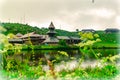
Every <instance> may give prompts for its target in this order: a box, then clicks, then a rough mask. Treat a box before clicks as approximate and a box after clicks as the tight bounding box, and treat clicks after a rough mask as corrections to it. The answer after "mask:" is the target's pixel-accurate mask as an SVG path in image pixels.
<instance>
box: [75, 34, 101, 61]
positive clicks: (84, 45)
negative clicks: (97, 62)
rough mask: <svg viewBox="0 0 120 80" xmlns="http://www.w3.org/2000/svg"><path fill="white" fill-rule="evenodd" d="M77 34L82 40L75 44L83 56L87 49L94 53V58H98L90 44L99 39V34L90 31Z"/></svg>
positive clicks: (87, 51)
mask: <svg viewBox="0 0 120 80" xmlns="http://www.w3.org/2000/svg"><path fill="white" fill-rule="evenodd" d="M79 34H80V36H81V40H82V41H81V42H80V43H79V44H78V45H77V46H79V47H80V51H81V53H82V54H83V55H84V56H85V55H86V54H88V53H89V51H91V52H92V53H93V54H94V56H95V58H96V59H98V57H97V55H96V53H95V52H94V50H93V49H92V46H93V44H94V43H97V42H100V41H101V40H100V39H99V35H98V34H94V33H92V32H80V33H79Z"/></svg>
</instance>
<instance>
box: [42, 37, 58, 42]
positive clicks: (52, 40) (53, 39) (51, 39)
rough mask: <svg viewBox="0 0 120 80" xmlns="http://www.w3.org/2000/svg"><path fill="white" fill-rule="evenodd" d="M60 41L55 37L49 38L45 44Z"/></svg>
mask: <svg viewBox="0 0 120 80" xmlns="http://www.w3.org/2000/svg"><path fill="white" fill-rule="evenodd" d="M58 42H59V40H58V39H57V38H55V37H48V38H47V39H46V40H45V41H44V42H43V43H58Z"/></svg>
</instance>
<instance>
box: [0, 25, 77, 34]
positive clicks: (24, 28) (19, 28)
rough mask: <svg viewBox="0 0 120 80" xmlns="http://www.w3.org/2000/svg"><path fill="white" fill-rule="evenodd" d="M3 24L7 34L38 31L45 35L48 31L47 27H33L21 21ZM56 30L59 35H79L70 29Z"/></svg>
mask: <svg viewBox="0 0 120 80" xmlns="http://www.w3.org/2000/svg"><path fill="white" fill-rule="evenodd" d="M2 26H3V27H4V28H5V29H6V30H7V32H6V33H5V34H8V33H13V34H17V33H21V34H26V33H30V32H36V33H37V34H43V35H44V34H46V32H47V31H48V29H47V28H38V27H37V26H36V27H33V26H30V25H28V24H20V23H2ZM56 32H57V36H78V33H77V32H69V31H65V30H60V29H56Z"/></svg>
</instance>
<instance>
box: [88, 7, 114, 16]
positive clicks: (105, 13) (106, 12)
mask: <svg viewBox="0 0 120 80" xmlns="http://www.w3.org/2000/svg"><path fill="white" fill-rule="evenodd" d="M88 14H92V15H94V16H98V17H102V18H110V17H112V16H114V15H115V12H114V11H112V10H109V9H105V8H101V9H92V10H90V11H88Z"/></svg>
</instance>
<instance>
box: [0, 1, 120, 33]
mask: <svg viewBox="0 0 120 80" xmlns="http://www.w3.org/2000/svg"><path fill="white" fill-rule="evenodd" d="M0 21H1V22H9V21H10V22H19V23H28V24H29V25H32V26H38V27H48V26H49V24H50V22H51V21H53V23H54V25H55V27H56V28H57V29H64V30H69V31H75V30H76V29H79V30H81V29H90V28H92V29H95V30H98V29H100V30H101V29H102V30H104V29H106V28H119V27H120V0H95V2H94V3H92V0H0ZM119 29H120V28H119Z"/></svg>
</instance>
